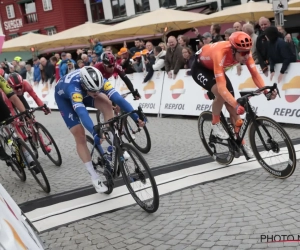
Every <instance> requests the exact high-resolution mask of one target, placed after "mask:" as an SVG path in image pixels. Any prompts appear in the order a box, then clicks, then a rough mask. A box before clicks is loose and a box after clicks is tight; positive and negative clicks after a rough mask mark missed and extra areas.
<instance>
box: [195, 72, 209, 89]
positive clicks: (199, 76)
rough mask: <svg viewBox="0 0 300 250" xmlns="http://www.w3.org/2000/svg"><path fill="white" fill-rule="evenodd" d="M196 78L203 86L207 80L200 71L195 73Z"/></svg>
mask: <svg viewBox="0 0 300 250" xmlns="http://www.w3.org/2000/svg"><path fill="white" fill-rule="evenodd" d="M197 79H198V81H199V82H200V83H201V84H202V85H204V86H205V84H206V83H207V81H208V80H207V78H206V77H205V76H204V75H202V73H200V74H199V75H197Z"/></svg>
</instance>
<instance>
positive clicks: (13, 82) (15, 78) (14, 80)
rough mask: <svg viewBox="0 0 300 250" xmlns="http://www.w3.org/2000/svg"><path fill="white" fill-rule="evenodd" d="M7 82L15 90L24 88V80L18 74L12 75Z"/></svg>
mask: <svg viewBox="0 0 300 250" xmlns="http://www.w3.org/2000/svg"><path fill="white" fill-rule="evenodd" d="M7 82H8V84H9V85H10V86H11V87H12V88H14V89H15V88H18V87H22V86H23V78H22V76H20V75H19V74H18V73H11V74H10V75H9V77H8V78H7Z"/></svg>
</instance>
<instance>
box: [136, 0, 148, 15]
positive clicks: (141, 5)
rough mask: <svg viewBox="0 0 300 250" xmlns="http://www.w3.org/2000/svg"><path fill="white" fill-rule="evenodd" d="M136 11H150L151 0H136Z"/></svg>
mask: <svg viewBox="0 0 300 250" xmlns="http://www.w3.org/2000/svg"><path fill="white" fill-rule="evenodd" d="M134 6H135V13H142V12H148V11H150V5H149V0H134Z"/></svg>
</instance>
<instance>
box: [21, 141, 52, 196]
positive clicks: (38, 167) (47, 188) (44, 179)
mask: <svg viewBox="0 0 300 250" xmlns="http://www.w3.org/2000/svg"><path fill="white" fill-rule="evenodd" d="M17 142H18V148H19V149H20V150H19V152H20V155H21V157H22V159H23V161H24V162H25V164H26V166H27V167H28V169H29V171H30V172H31V174H32V176H33V178H34V179H35V180H36V182H37V183H38V184H39V186H40V187H41V188H42V189H43V190H44V191H45V192H46V193H50V191H51V188H50V184H49V181H48V179H47V176H46V174H45V172H44V170H43V168H42V167H41V165H40V163H39V162H38V160H37V159H36V157H35V155H34V153H33V152H32V151H31V149H30V148H29V147H28V145H27V144H26V143H25V142H24V141H23V140H21V139H18V140H17ZM26 151H27V153H28V154H29V155H30V157H31V158H32V160H33V164H34V167H29V166H30V162H28V160H27V158H26V156H25V154H24V152H26ZM34 169H36V170H38V171H39V173H36V172H35V170H34ZM39 175H41V177H42V178H41V180H40V179H39ZM42 182H44V183H42Z"/></svg>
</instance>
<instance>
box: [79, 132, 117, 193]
mask: <svg viewBox="0 0 300 250" xmlns="http://www.w3.org/2000/svg"><path fill="white" fill-rule="evenodd" d="M85 138H86V141H87V143H90V144H91V145H92V146H94V140H93V138H92V137H90V136H88V135H86V136H85ZM95 150H96V151H97V153H98V155H99V157H101V158H102V156H101V154H100V151H99V149H98V148H97V147H95ZM91 156H92V155H91ZM102 159H103V158H102ZM92 164H93V166H94V169H95V170H96V169H97V167H96V165H95V163H94V162H93V160H92ZM105 170H106V171H107V169H105ZM106 186H107V188H108V190H107V191H106V192H104V194H111V193H112V191H113V190H114V185H106Z"/></svg>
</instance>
